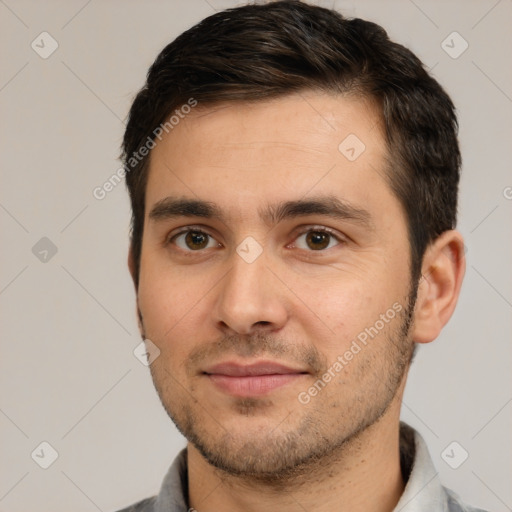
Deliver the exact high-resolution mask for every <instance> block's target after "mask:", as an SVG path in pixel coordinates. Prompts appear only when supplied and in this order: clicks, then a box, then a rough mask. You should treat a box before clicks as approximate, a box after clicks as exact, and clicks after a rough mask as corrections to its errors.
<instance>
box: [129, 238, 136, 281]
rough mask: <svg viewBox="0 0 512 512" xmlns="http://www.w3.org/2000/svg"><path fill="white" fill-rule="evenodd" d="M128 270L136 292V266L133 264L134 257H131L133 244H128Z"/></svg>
mask: <svg viewBox="0 0 512 512" xmlns="http://www.w3.org/2000/svg"><path fill="white" fill-rule="evenodd" d="M128 270H129V271H130V275H131V276H132V281H133V284H134V286H135V291H137V285H138V279H137V277H138V276H137V265H136V264H135V257H134V255H133V242H130V249H129V250H128Z"/></svg>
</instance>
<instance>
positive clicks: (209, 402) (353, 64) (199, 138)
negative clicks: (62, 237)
mask: <svg viewBox="0 0 512 512" xmlns="http://www.w3.org/2000/svg"><path fill="white" fill-rule="evenodd" d="M123 160H124V164H125V170H126V179H127V184H128V188H129V192H130V197H131V202H132V211H133V218H132V240H131V249H130V255H129V267H130V271H131V274H132V276H133V280H134V283H135V288H136V291H137V308H138V316H139V323H140V330H141V334H142V336H143V338H144V339H145V340H146V346H147V350H148V357H149V361H150V362H151V365H150V369H151V374H152V378H153V381H154V384H155V387H156V389H157V392H158V394H159V397H160V399H161V402H162V404H163V406H164V408H165V409H166V411H167V412H168V414H169V416H170V417H171V418H172V420H173V421H174V422H175V424H176V425H177V427H178V429H179V430H180V431H181V432H182V433H183V435H184V436H185V437H186V438H187V440H188V444H187V448H186V449H184V450H183V451H182V452H181V453H180V454H179V455H178V457H177V458H176V460H175V461H174V463H173V464H172V466H171V468H170V470H169V473H168V474H167V476H166V477H165V480H164V482H163V484H162V489H161V492H160V494H159V495H158V496H156V497H152V498H148V499H146V500H143V501H141V502H139V503H138V504H136V505H133V506H132V507H129V508H127V509H125V510H126V511H155V512H163V511H164V510H165V511H186V510H197V511H199V512H223V511H232V512H234V511H255V512H257V511H266V510H280V511H291V510H307V511H309V512H313V511H315V512H321V511H333V510H336V511H350V512H357V511H365V512H367V511H371V512H389V511H393V510H396V511H398V510H402V511H407V510H409V511H413V510H414V511H428V512H432V511H441V510H442V511H463V510H464V511H470V510H476V509H474V508H470V507H467V506H465V505H463V504H462V502H461V500H460V499H459V498H458V496H456V495H455V494H454V493H453V492H452V491H450V490H448V489H445V488H444V487H443V486H442V485H441V483H440V482H439V479H438V477H437V475H436V470H435V468H434V465H433V463H432V461H431V459H430V456H429V454H428V451H427V449H426V446H425V443H424V441H423V440H422V438H421V437H420V435H419V434H418V433H417V432H415V431H414V430H413V429H412V428H411V427H409V426H407V425H406V424H404V423H401V422H400V404H401V400H402V396H403V392H404V387H405V383H406V377H407V372H408V369H409V367H410V363H411V361H412V358H413V355H414V351H415V347H416V346H417V344H419V343H428V342H431V341H433V340H434V339H435V338H436V337H437V336H438V335H439V333H440V331H441V329H442V328H443V326H444V325H445V324H446V323H447V322H448V320H449V318H450V316H451V314H452V312H453V310H454V308H455V305H456V302H457V299H458V296H459V291H460V287H461V282H462V279H463V275H464V269H465V263H464V251H463V247H464V246H463V240H462V237H461V235H460V234H459V233H458V232H457V231H455V230H454V229H453V228H454V227H455V222H456V209H457V188H458V181H459V168H460V153H459V148H458V142H457V121H456V117H455V113H454V107H453V104H452V102H451V100H450V99H449V97H448V96H447V94H446V93H445V92H444V91H443V89H442V88H441V86H440V85H439V84H438V83H437V82H436V81H435V80H434V79H433V78H431V77H430V76H429V75H428V73H427V72H426V71H425V70H424V68H423V67H422V64H421V62H420V61H419V60H418V59H417V57H415V56H414V55H413V54H412V53H411V52H410V51H409V50H407V49H405V48H404V47H402V46H400V45H398V44H396V43H393V42H391V41H390V40H389V39H388V37H387V35H386V33H385V31H384V30H383V29H382V28H381V27H379V26H377V25H375V24H373V23H369V22H366V21H363V20H360V19H353V20H347V19H345V18H343V17H342V16H341V15H340V14H338V13H336V12H334V11H330V10H327V9H323V8H320V7H315V6H311V5H307V4H304V3H300V2H297V1H285V2H273V3H269V4H266V5H247V6H243V7H239V8H235V9H230V10H227V11H223V12H219V13H217V14H215V15H213V16H211V17H209V18H207V19H205V20H203V21H202V22H201V23H199V24H198V25H196V26H195V27H193V28H192V29H190V30H188V31H187V32H185V33H184V34H182V35H181V36H179V37H178V38H177V39H176V40H175V41H174V42H172V43H171V44H170V45H169V46H167V47H166V48H165V49H164V50H163V51H162V52H161V53H160V55H159V56H158V57H157V59H156V61H155V62H154V64H153V65H152V67H151V68H150V70H149V73H148V77H147V83H146V85H145V87H144V88H143V89H142V90H141V91H140V92H139V94H138V95H137V97H136V99H135V101H134V103H133V106H132V108H131V111H130V115H129V122H128V125H127V129H126V133H125V137H124V143H123Z"/></svg>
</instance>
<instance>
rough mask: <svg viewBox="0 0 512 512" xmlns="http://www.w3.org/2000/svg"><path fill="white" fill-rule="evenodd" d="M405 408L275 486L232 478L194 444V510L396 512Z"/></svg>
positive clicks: (191, 478) (189, 457)
mask: <svg viewBox="0 0 512 512" xmlns="http://www.w3.org/2000/svg"><path fill="white" fill-rule="evenodd" d="M399 405H400V404H393V405H392V406H391V407H390V409H388V411H387V413H386V414H385V415H384V416H383V417H382V418H381V419H380V420H379V421H378V422H376V423H375V424H373V425H371V426H370V427H368V428H367V429H365V430H364V431H362V432H360V433H359V434H358V435H357V436H355V437H353V438H352V439H351V440H350V441H348V442H347V443H345V444H344V445H343V446H341V447H340V448H338V449H337V450H333V452H332V453H331V454H330V455H329V458H328V459H329V460H326V459H325V458H324V459H322V460H319V461H317V462H316V463H315V464H314V466H313V465H312V466H310V467H308V468H307V473H306V474H303V475H301V474H299V475H298V476H297V477H294V478H293V479H289V480H286V481H276V482H274V483H269V482H264V483H263V482H259V481H257V480H253V479H250V478H242V477H239V476H233V475H228V474H226V473H224V472H222V471H220V470H218V469H216V468H214V467H212V466H211V465H210V464H209V463H208V462H206V460H205V459H204V458H203V457H202V455H201V454H200V453H199V452H198V451H197V450H196V448H195V447H194V446H192V445H191V444H190V443H189V445H188V450H187V462H188V472H189V473H188V474H189V502H190V503H189V506H190V507H191V509H196V510H197V511H198V512H224V511H230V512H238V511H240V512H241V511H245V512H261V511H264V510H270V509H271V508H272V509H277V508H278V509H279V510H281V511H282V512H288V511H292V510H293V511H296V510H308V512H324V511H332V510H339V511H342V512H344V511H347V512H348V511H350V512H363V511H364V512H391V511H392V510H393V509H394V507H395V506H396V504H397V503H398V500H399V499H400V496H401V494H402V492H403V490H404V481H403V478H402V473H401V468H400V453H399Z"/></svg>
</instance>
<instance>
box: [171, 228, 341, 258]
mask: <svg viewBox="0 0 512 512" xmlns="http://www.w3.org/2000/svg"><path fill="white" fill-rule="evenodd" d="M190 232H194V233H200V234H202V235H206V236H208V237H210V238H211V239H213V240H215V238H214V237H213V236H212V235H210V234H209V233H208V232H206V231H204V230H203V229H201V228H194V227H193V226H189V227H187V228H185V229H182V230H181V231H179V232H178V233H175V234H174V235H172V236H170V237H168V238H167V239H166V242H165V245H169V244H172V243H173V241H174V240H175V239H176V238H177V237H178V236H180V235H183V234H187V233H190ZM311 232H314V233H326V234H328V235H330V236H331V237H333V238H334V239H335V240H336V241H337V242H338V244H339V245H340V244H343V243H346V240H345V239H343V238H342V237H340V236H339V235H337V234H336V233H335V232H334V231H333V230H331V229H329V228H326V227H324V226H319V227H317V226H314V227H308V228H307V229H304V230H302V231H300V232H298V233H297V234H296V235H295V238H294V240H296V239H297V238H299V237H300V236H302V235H305V234H307V233H311ZM332 248H333V247H330V248H329V249H332ZM178 249H179V250H180V251H182V253H184V254H186V255H194V253H200V252H203V251H204V249H199V250H197V251H193V250H185V249H182V248H181V247H178ZM300 250H302V251H306V252H309V253H322V252H326V251H327V250H328V249H321V250H317V251H315V250H307V249H300Z"/></svg>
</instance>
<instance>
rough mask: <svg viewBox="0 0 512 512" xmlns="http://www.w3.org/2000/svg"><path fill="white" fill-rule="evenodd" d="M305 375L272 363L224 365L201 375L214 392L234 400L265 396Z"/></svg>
mask: <svg viewBox="0 0 512 512" xmlns="http://www.w3.org/2000/svg"><path fill="white" fill-rule="evenodd" d="M307 373H308V372H306V371H304V370H302V369H297V368H291V367H289V366H285V365H283V364H280V363H276V362H274V361H258V362H256V363H252V364H239V363H236V362H224V363H220V364H216V365H214V366H211V367H209V368H207V369H206V370H205V371H204V372H203V374H204V375H205V376H206V377H207V378H208V380H209V381H210V382H212V384H214V385H215V386H216V387H217V388H218V389H220V390H221V391H224V392H226V393H229V394H231V395H234V396H238V397H249V396H260V395H265V394H268V393H270V392H271V391H274V390H276V389H278V388H280V387H282V386H284V385H286V384H289V383H291V382H294V381H296V380H297V379H299V378H301V377H303V376H304V375H305V374H307Z"/></svg>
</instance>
